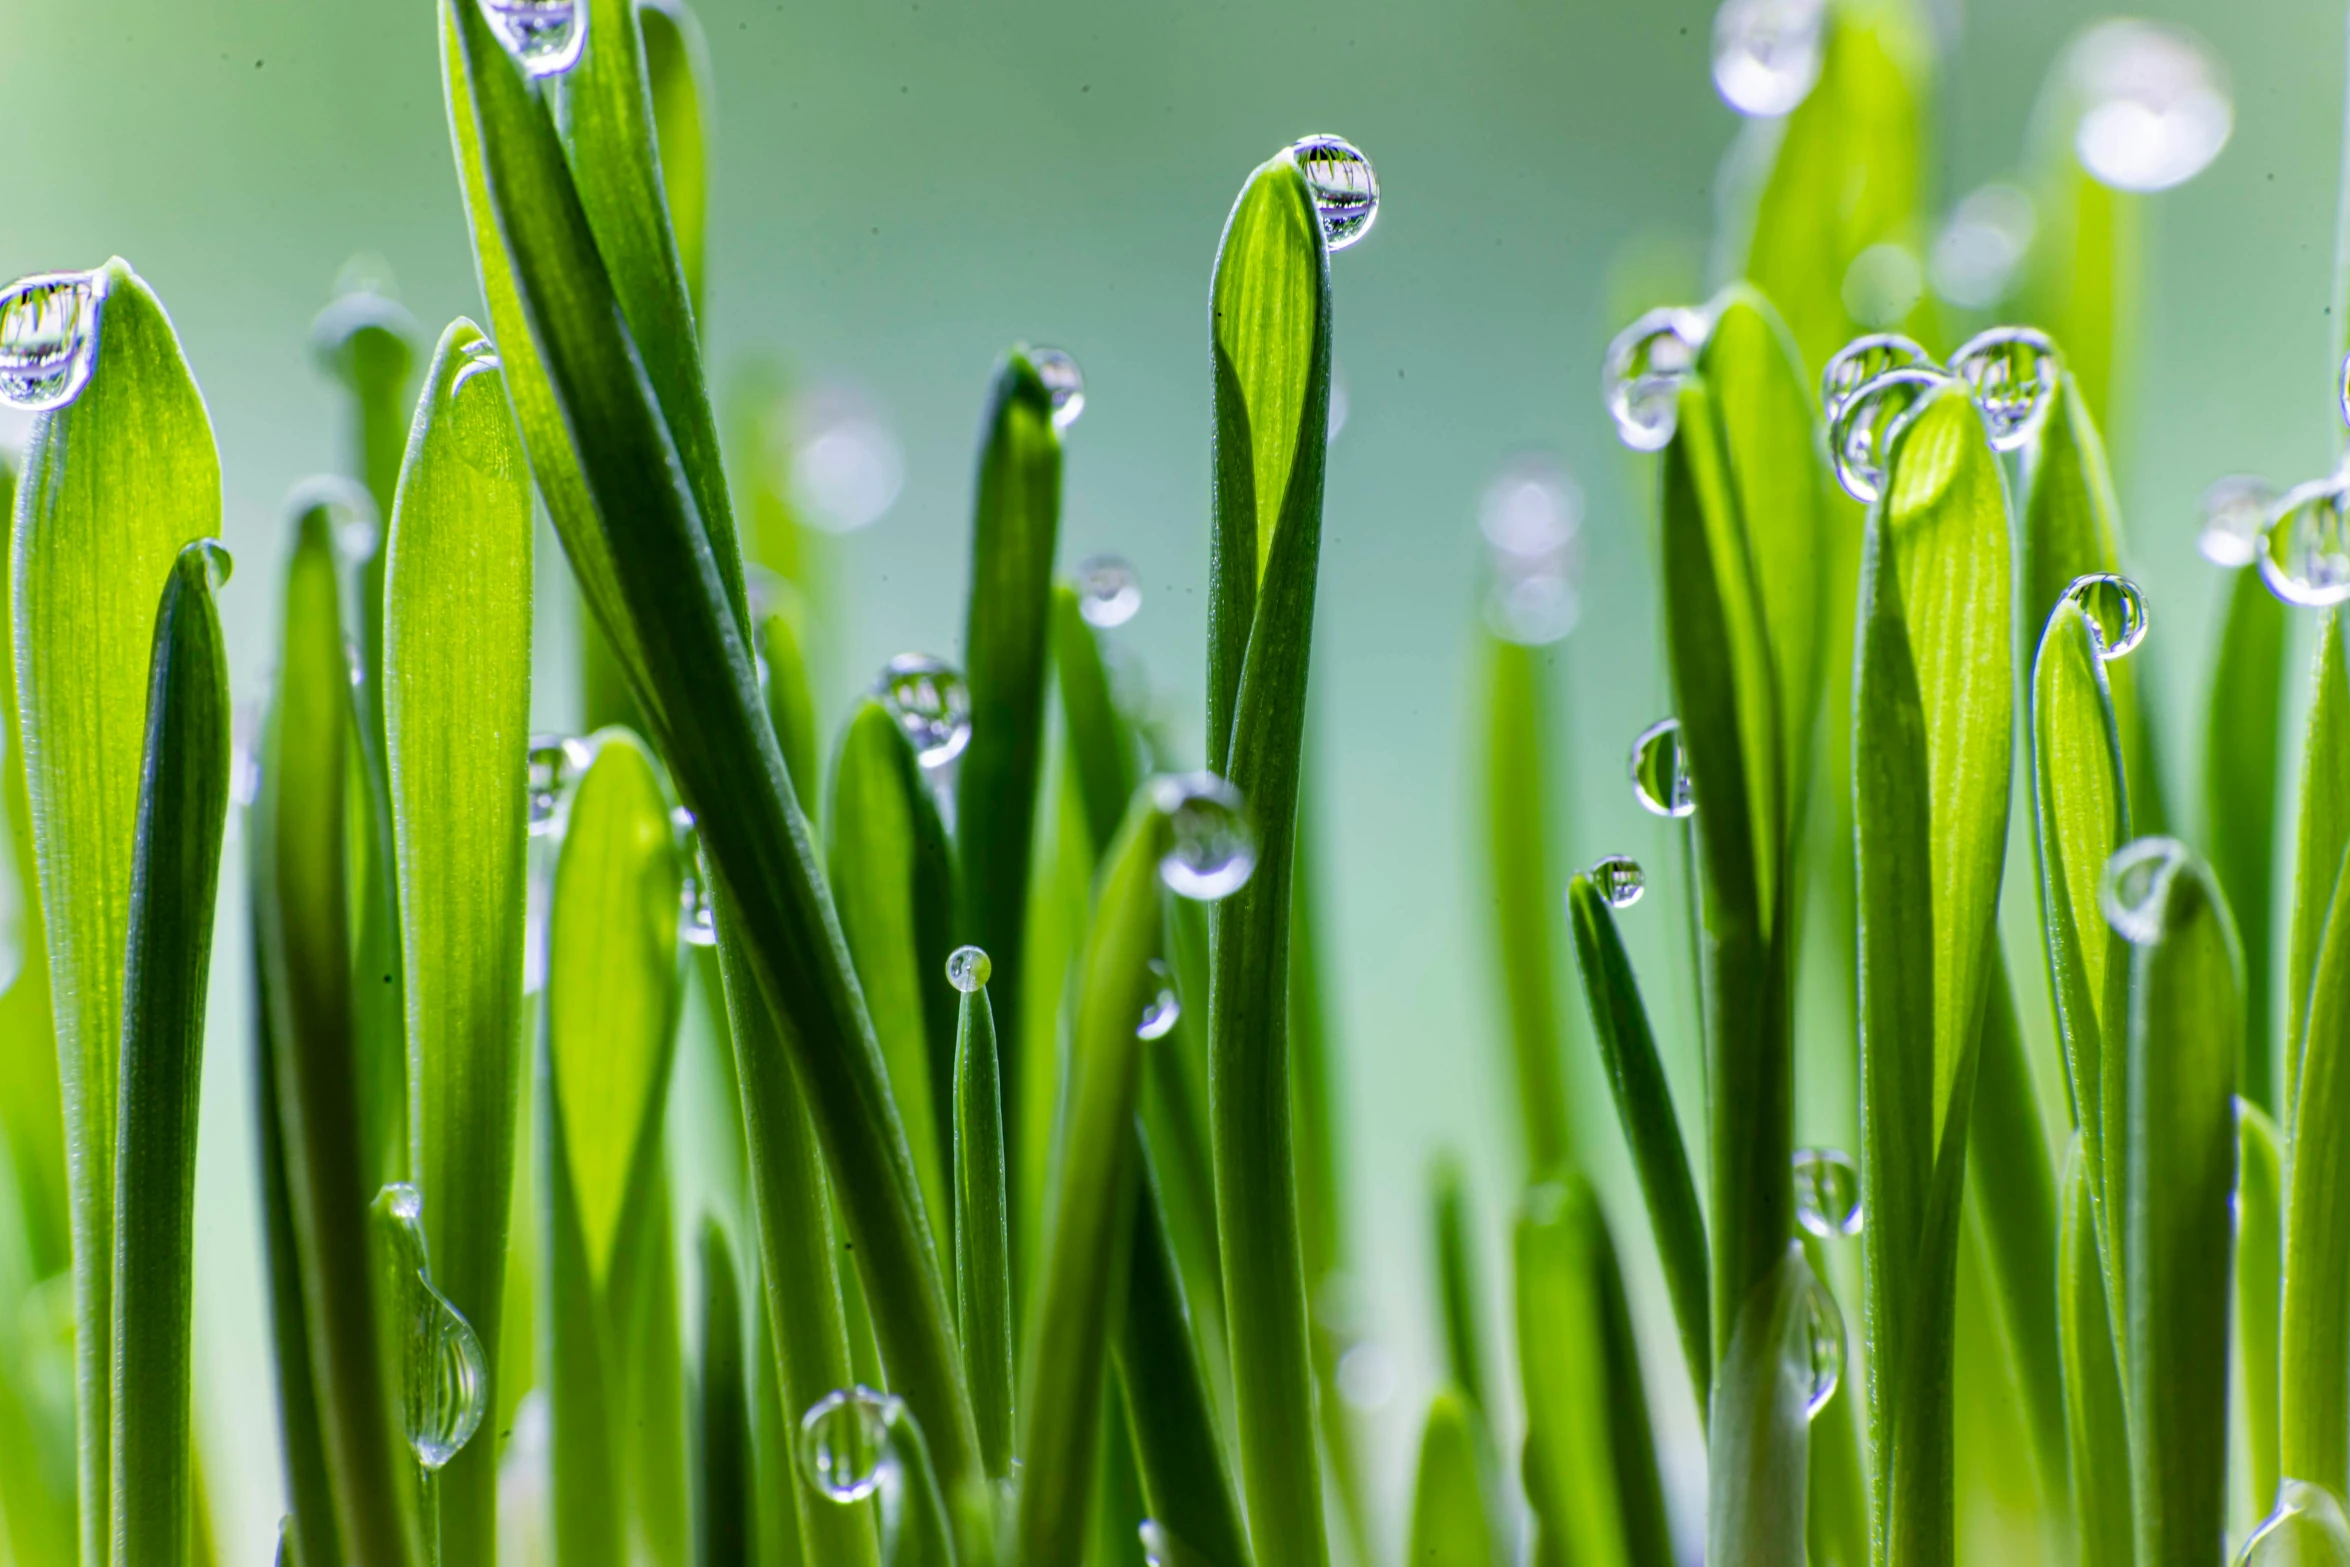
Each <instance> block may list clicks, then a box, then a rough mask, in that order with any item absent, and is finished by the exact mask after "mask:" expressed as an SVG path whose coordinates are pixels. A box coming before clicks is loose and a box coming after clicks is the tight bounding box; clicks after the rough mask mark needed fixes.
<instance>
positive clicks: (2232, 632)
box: [2203, 571, 2285, 1111]
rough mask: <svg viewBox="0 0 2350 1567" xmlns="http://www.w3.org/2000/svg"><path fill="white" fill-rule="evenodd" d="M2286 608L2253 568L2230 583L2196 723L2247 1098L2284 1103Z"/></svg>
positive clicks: (2206, 829)
mask: <svg viewBox="0 0 2350 1567" xmlns="http://www.w3.org/2000/svg"><path fill="white" fill-rule="evenodd" d="M2284 675H2285V606H2284V604H2283V602H2282V601H2280V600H2279V599H2278V598H2277V596H2276V595H2275V594H2273V593H2271V592H2269V591H2268V584H2267V583H2266V582H2264V581H2263V580H2261V576H2260V573H2259V572H2258V571H2239V572H2237V573H2236V574H2235V576H2234V578H2233V580H2232V581H2231V582H2230V583H2229V585H2228V593H2227V608H2226V610H2225V612H2224V616H2223V618H2222V620H2221V623H2220V631H2219V651H2218V654H2217V656H2216V657H2215V658H2214V659H2213V660H2212V668H2211V696H2210V703H2209V705H2208V706H2207V707H2206V708H2205V709H2204V721H2203V837H2204V842H2205V843H2206V844H2207V845H2208V846H2209V853H2210V855H2211V869H2212V873H2213V874H2214V875H2216V876H2218V877H2219V885H2220V890H2221V891H2222V892H2223V893H2225V894H2226V895H2227V900H2228V907H2229V908H2230V909H2232V910H2234V911H2235V915H2236V925H2237V928H2238V930H2239V931H2240V932H2241V933H2242V935H2243V937H2244V1066H2243V1071H2242V1074H2241V1076H2242V1080H2243V1084H2244V1097H2245V1098H2247V1099H2249V1100H2251V1101H2252V1102H2253V1103H2255V1104H2257V1105H2259V1106H2261V1107H2262V1108H2263V1109H2265V1110H2271V1111H2281V1110H2282V1108H2283V1106H2284V1104H2285V1100H2284V1099H2283V1097H2282V1090H2283V1084H2282V1082H2281V1081H2280V1074H2279V1073H2278V1071H2277V1065H2276V1022H2275V1020H2274V1018H2273V1017H2272V1016H2271V1001H2270V991H2271V989H2272V983H2271V976H2272V975H2273V974H2274V972H2275V962H2274V957H2273V953H2272V950H2271V949H2272V948H2273V946H2274V938H2273V937H2272V936H2271V934H2270V933H2271V931H2272V930H2273V928H2274V917H2273V915H2272V912H2271V910H2270V898H2271V889H2272V888H2273V887H2274V885H2275V876H2276V859H2277V764H2278V760H2279V754H2280V752H2281V750H2282V744H2283V739H2284V701H2283V699H2284V690H2285V679H2284Z"/></svg>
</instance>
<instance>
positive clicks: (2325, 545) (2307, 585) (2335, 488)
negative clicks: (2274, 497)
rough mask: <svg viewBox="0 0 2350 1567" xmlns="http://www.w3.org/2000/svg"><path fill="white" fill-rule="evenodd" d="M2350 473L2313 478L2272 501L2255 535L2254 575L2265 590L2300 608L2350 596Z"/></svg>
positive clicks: (2326, 604)
mask: <svg viewBox="0 0 2350 1567" xmlns="http://www.w3.org/2000/svg"><path fill="white" fill-rule="evenodd" d="M2345 512H2350V476H2345V475H2342V474H2335V475H2334V476H2333V477H2332V478H2329V479H2313V480H2311V481H2310V482H2309V483H2307V484H2304V485H2300V486H2297V487H2296V488H2294V489H2292V490H2290V491H2288V492H2287V493H2286V495H2285V498H2284V499H2283V500H2281V501H2279V502H2277V506H2276V510H2275V512H2274V513H2273V514H2272V516H2271V517H2270V519H2269V524H2268V528H2267V531H2265V532H2264V533H2263V534H2262V535H2261V538H2260V549H2259V552H2258V553H2257V554H2256V555H2254V556H2253V559H2254V560H2255V561H2256V562H2258V563H2259V566H2260V575H2261V577H2262V578H2263V579H2264V580H2265V581H2266V582H2267V583H2268V590H2269V591H2270V592H2271V593H2274V594H2275V595H2276V596H2277V597H2278V598H2281V599H2283V600H2284V601H2285V602H2286V603H2288V604H2296V605H2299V606H2300V607H2301V608H2303V609H2331V608H2332V607H2333V606H2334V605H2336V604H2339V603H2342V602H2343V601H2345V600H2350V521H2345V519H2344V514H2345Z"/></svg>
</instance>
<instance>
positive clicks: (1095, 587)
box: [1077, 555, 1142, 631]
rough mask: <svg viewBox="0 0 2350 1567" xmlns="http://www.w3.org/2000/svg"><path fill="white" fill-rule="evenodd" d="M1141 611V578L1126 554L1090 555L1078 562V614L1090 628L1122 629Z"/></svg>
mask: <svg viewBox="0 0 2350 1567" xmlns="http://www.w3.org/2000/svg"><path fill="white" fill-rule="evenodd" d="M1141 608H1142V579H1141V578H1140V577H1138V576H1136V575H1135V574H1134V567H1133V566H1131V565H1129V564H1128V563H1127V560H1126V557H1125V556H1123V555H1088V556H1087V557H1086V558H1085V559H1084V560H1081V561H1079V562H1078V563H1077V612H1078V613H1079V614H1080V615H1083V616H1084V617H1085V623H1086V624H1087V625H1089V626H1095V627H1099V628H1100V629H1101V630H1104V631H1107V630H1109V629H1110V628H1111V627H1113V626H1123V625H1124V624H1126V622H1128V621H1129V620H1132V619H1133V618H1134V617H1135V615H1136V613H1137V612H1139V611H1140V610H1141Z"/></svg>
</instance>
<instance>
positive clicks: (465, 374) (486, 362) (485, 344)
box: [449, 337, 506, 402]
mask: <svg viewBox="0 0 2350 1567" xmlns="http://www.w3.org/2000/svg"><path fill="white" fill-rule="evenodd" d="M458 352H459V353H461V354H462V355H464V358H465V363H464V364H462V365H460V366H458V367H457V378H456V379H455V380H453V381H451V382H450V383H449V401H450V402H455V401H456V400H457V394H458V393H459V392H462V391H464V390H465V383H466V382H468V381H470V380H472V379H473V378H474V377H475V376H478V375H487V374H489V373H491V372H493V371H503V370H504V369H505V368H506V362H505V361H504V360H502V359H500V358H499V357H498V350H497V347H496V345H494V344H493V343H491V342H490V340H489V339H488V338H486V337H477V338H475V339H474V340H473V341H472V342H470V343H467V344H466V345H465V346H464V347H463V348H462V349H459V350H458Z"/></svg>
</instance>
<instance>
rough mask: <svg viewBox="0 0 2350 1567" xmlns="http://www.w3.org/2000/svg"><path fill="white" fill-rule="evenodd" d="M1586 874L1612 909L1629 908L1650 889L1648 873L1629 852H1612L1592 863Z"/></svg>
mask: <svg viewBox="0 0 2350 1567" xmlns="http://www.w3.org/2000/svg"><path fill="white" fill-rule="evenodd" d="M1584 874H1586V875H1588V876H1589V877H1590V878H1591V885H1592V886H1593V887H1595V888H1597V889H1598V891H1599V895H1600V896H1601V897H1602V898H1605V899H1606V900H1607V906H1608V907H1609V908H1611V909H1628V908H1630V907H1631V906H1632V905H1633V904H1635V903H1638V902H1639V901H1640V895H1641V894H1642V893H1644V892H1646V891H1648V873H1647V872H1646V871H1644V870H1642V869H1641V868H1640V862H1639V861H1638V860H1636V859H1634V858H1632V856H1630V855H1629V854H1610V855H1607V856H1605V857H1604V858H1602V859H1599V860H1596V861H1594V862H1593V863H1592V866H1591V869H1590V870H1589V871H1587V872H1585V873H1584Z"/></svg>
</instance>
